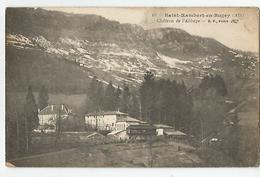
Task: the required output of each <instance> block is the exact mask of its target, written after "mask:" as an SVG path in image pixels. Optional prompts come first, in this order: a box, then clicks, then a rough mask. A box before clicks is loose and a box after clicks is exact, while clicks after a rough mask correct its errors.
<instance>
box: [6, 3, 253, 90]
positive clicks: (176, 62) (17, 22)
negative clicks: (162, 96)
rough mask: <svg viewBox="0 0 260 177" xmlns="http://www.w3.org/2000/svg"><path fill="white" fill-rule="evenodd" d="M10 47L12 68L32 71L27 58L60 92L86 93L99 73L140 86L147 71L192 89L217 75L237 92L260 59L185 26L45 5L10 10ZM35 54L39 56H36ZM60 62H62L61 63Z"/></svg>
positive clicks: (103, 77) (17, 80) (105, 79)
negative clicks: (149, 25) (148, 25)
mask: <svg viewBox="0 0 260 177" xmlns="http://www.w3.org/2000/svg"><path fill="white" fill-rule="evenodd" d="M6 46H7V54H8V55H9V56H8V55H7V60H11V61H13V62H14V63H13V64H12V65H11V68H10V72H18V71H17V70H19V72H20V74H19V75H26V74H25V73H26V72H27V71H28V70H27V67H28V64H27V65H26V64H24V63H26V61H28V63H29V60H31V61H30V62H35V63H39V65H38V69H37V71H38V72H41V73H48V74H46V76H41V77H45V78H49V77H50V78H52V77H55V78H59V79H58V80H59V82H56V81H55V79H54V78H52V79H50V80H51V81H50V82H51V83H52V84H53V85H52V84H50V85H49V86H48V87H50V88H51V89H52V88H54V89H53V90H55V91H57V92H59V91H60V90H59V89H55V88H58V87H65V88H66V87H73V85H74V86H75V84H77V87H78V88H77V89H79V92H80V91H81V92H83V88H84V86H85V84H86V83H87V82H88V80H89V78H92V77H93V76H97V77H98V78H99V79H100V80H102V81H103V82H104V83H107V82H109V81H110V80H111V81H113V83H115V85H117V84H118V85H122V84H123V83H126V84H128V85H131V86H133V87H137V86H138V85H140V83H141V82H142V78H143V74H144V73H145V71H146V70H152V71H154V72H155V73H156V76H157V77H164V78H170V79H172V78H175V79H177V80H184V81H185V82H186V84H188V86H190V87H191V86H196V85H197V84H198V83H199V81H200V79H201V78H202V77H203V76H205V75H207V74H208V73H213V74H214V73H217V74H220V75H222V76H223V77H224V79H225V80H226V82H227V83H230V84H228V87H229V88H228V89H229V90H230V91H233V90H234V88H233V84H234V83H239V81H238V82H237V80H240V79H242V80H243V79H246V78H250V77H252V76H253V75H254V71H255V67H256V64H257V63H258V60H257V58H256V57H254V56H251V55H247V54H246V53H244V52H240V51H237V50H234V49H230V48H228V47H227V46H224V45H223V44H221V43H219V42H218V41H217V40H215V39H210V38H203V37H199V36H193V35H190V34H188V33H187V32H185V31H183V30H180V29H175V28H157V29H150V30H144V29H143V28H142V27H141V26H138V25H133V24H120V23H119V22H116V21H110V20H108V19H106V18H104V17H101V16H97V15H77V14H68V13H63V12H55V11H47V10H43V9H39V8H37V9H33V8H18V9H17V8H15V9H14V8H9V9H7V16H6ZM11 53H15V55H12V54H11ZM23 55H24V56H26V57H27V58H29V59H28V60H26V59H25V58H24V57H23ZM35 55H37V60H35V59H33V58H36V57H34V56H35ZM14 57H16V58H14ZM17 58H20V59H17ZM51 58H52V59H51ZM48 59H50V60H48ZM56 59H57V60H58V61H59V62H62V63H64V65H66V67H67V68H66V71H67V70H68V72H66V74H65V75H62V74H60V75H57V73H56V72H58V71H56V69H55V68H56V67H59V68H63V70H64V67H63V66H62V65H60V64H57V63H58V61H55V60H56ZM16 60H20V63H19V61H16ZM24 60H26V61H24ZM38 60H39V61H38ZM41 60H42V61H41ZM45 61H48V62H54V63H53V64H50V63H49V67H50V68H49V70H48V72H46V68H44V67H43V63H42V62H45ZM8 62H9V63H10V61H7V63H8ZM16 62H18V63H19V65H16V64H15V63H16ZM40 63H41V64H40ZM55 63H56V64H57V65H60V66H56V67H55ZM65 63H66V64H65ZM20 65H21V66H23V65H25V67H20ZM44 65H45V64H44ZM50 65H53V66H50ZM9 66H10V65H9ZM9 66H7V67H9ZM17 66H19V69H18V68H17ZM33 66H34V65H33ZM40 66H42V67H43V68H42V67H40ZM7 70H8V71H9V68H7ZM32 70H33V67H32ZM32 73H37V72H33V71H32ZM28 75H29V76H30V77H31V78H30V80H32V82H33V84H35V85H36V86H37V84H36V82H38V83H41V82H42V78H41V77H38V76H37V74H28ZM40 75H42V74H39V76H40ZM43 75H44V74H43ZM16 76H17V73H14V75H11V74H10V75H9V77H10V78H12V80H13V85H15V84H16V85H17V86H16V87H20V86H19V84H23V83H24V82H25V81H26V80H25V78H24V77H22V76H19V77H16ZM76 78H77V79H76ZM65 79H66V82H65ZM21 81H23V82H21ZM14 83H15V84H14ZM25 83H26V82H25ZM65 83H66V84H65ZM64 84H65V85H64ZM68 85H71V86H68ZM236 87H237V86H236ZM238 87H239V85H238Z"/></svg>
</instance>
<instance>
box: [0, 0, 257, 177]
mask: <svg viewBox="0 0 260 177" xmlns="http://www.w3.org/2000/svg"><path fill="white" fill-rule="evenodd" d="M50 6H51V7H60V6H67V7H89V6H103V7H125V6H128V7H132V6H135V7H152V6H157V7H170V6H172V7H174V6H178V7H191V6H200V7H205V6H220V7H225V6H234V7H235V6H244V7H249V6H255V7H259V6H260V1H259V0H236V1H235V0H200V1H198V0H197V1H195V0H181V1H180V0H128V1H124V0H110V1H108V0H42V1H39V0H9V1H8V2H6V1H5V2H2V1H1V2H0V21H1V25H0V42H1V48H0V56H1V57H0V72H1V73H0V88H1V92H0V98H1V100H0V116H1V119H0V120H1V123H0V140H1V141H0V176H3V177H15V176H19V177H72V176H73V177H80V176H81V177H83V176H84V177H88V176H89V177H177V176H179V177H184V176H193V177H203V176H211V177H245V176H246V177H258V176H260V168H240V169H238V168H193V169H191V168H153V169H151V168H138V169H133V168H105V169H104V168H103V169H101V168H95V169H93V168H7V167H5V142H4V139H5V25H4V20H5V7H50Z"/></svg>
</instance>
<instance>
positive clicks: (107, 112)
mask: <svg viewBox="0 0 260 177" xmlns="http://www.w3.org/2000/svg"><path fill="white" fill-rule="evenodd" d="M100 115H127V114H126V113H123V112H120V111H105V112H97V113H89V114H86V116H100Z"/></svg>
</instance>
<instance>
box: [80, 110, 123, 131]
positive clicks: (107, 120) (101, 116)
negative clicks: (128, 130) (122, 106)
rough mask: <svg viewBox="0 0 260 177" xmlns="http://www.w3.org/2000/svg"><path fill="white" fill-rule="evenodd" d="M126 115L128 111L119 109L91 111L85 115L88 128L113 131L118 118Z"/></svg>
mask: <svg viewBox="0 0 260 177" xmlns="http://www.w3.org/2000/svg"><path fill="white" fill-rule="evenodd" d="M126 117H127V114H126V113H122V112H119V111H107V112H98V113H89V114H86V115H85V124H86V126H87V127H88V128H92V129H97V130H109V131H113V130H115V129H116V123H117V120H119V119H123V118H126Z"/></svg>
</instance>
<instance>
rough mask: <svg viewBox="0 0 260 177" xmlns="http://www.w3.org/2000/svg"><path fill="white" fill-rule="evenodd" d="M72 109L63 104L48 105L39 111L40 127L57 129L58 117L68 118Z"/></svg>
mask: <svg viewBox="0 0 260 177" xmlns="http://www.w3.org/2000/svg"><path fill="white" fill-rule="evenodd" d="M70 112H71V111H70V110H69V109H68V108H67V107H66V106H65V105H63V104H61V105H54V104H51V105H48V106H46V107H45V108H43V109H42V110H39V111H38V117H39V127H38V129H40V130H46V131H49V130H55V127H56V121H57V118H58V117H59V116H60V117H61V118H66V117H68V116H69V113H70Z"/></svg>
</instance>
